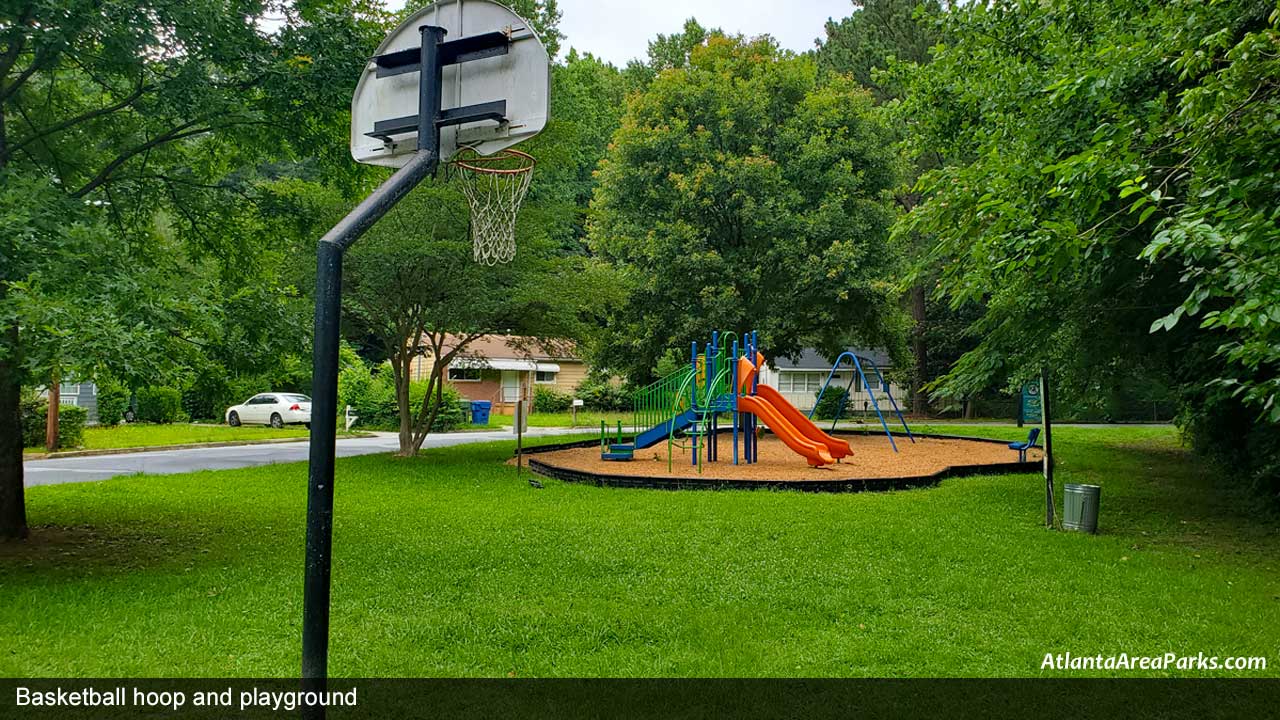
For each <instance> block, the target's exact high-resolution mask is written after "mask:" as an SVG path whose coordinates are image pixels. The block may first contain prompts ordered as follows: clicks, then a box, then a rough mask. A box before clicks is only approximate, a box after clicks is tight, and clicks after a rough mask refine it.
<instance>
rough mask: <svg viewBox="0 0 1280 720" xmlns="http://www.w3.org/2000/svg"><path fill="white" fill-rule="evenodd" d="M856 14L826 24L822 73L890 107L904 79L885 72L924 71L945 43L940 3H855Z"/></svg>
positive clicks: (896, 0)
mask: <svg viewBox="0 0 1280 720" xmlns="http://www.w3.org/2000/svg"><path fill="white" fill-rule="evenodd" d="M851 4H852V5H853V10H854V11H853V14H851V15H850V16H849V17H847V18H844V19H842V20H839V21H836V20H828V21H827V25H826V35H827V37H826V40H825V41H823V43H822V44H821V46H820V47H819V48H818V65H819V67H821V68H822V69H823V70H826V71H830V72H836V73H842V74H847V75H852V76H853V79H854V80H857V81H858V84H859V85H862V86H863V87H865V88H870V89H871V91H872V92H874V93H875V95H876V99H877V100H878V101H880V102H886V101H889V100H893V99H896V98H899V97H901V96H902V92H903V89H902V77H901V76H900V75H899V74H896V73H889V72H886V71H887V70H889V69H890V67H891V66H893V65H895V64H903V65H908V66H910V65H917V66H918V65H924V64H927V63H928V62H929V51H930V50H931V49H932V48H933V46H934V45H936V44H937V43H938V42H939V40H941V35H940V34H939V28H938V17H939V16H940V14H941V13H942V6H941V3H939V2H938V0H853V1H852V3H851Z"/></svg>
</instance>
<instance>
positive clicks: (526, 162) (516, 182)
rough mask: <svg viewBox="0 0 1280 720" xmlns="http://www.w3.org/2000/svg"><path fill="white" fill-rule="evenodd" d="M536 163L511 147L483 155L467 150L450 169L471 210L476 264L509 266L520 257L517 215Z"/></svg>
mask: <svg viewBox="0 0 1280 720" xmlns="http://www.w3.org/2000/svg"><path fill="white" fill-rule="evenodd" d="M535 164H536V161H535V160H534V159H533V156H532V155H530V154H528V153H523V152H520V151H519V150H512V149H510V148H507V149H505V150H499V151H498V152H496V153H494V154H493V155H481V154H480V153H478V152H476V151H475V150H474V149H472V148H468V147H464V148H462V149H461V150H459V151H458V153H457V154H456V155H454V156H453V160H452V161H450V163H449V166H450V168H451V170H452V174H453V176H454V177H455V178H457V180H458V182H459V183H460V184H461V185H462V192H463V193H464V194H465V195H466V196H467V205H468V206H470V208H471V246H472V252H473V255H474V257H475V261H476V262H478V263H483V264H485V265H490V266H492V265H497V264H498V263H509V262H511V261H512V260H514V259H515V257H516V216H517V215H519V214H520V204H521V203H522V202H524V196H525V194H527V193H528V192H529V182H530V181H531V180H532V179H533V166H534V165H535Z"/></svg>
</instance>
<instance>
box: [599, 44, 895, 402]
mask: <svg viewBox="0 0 1280 720" xmlns="http://www.w3.org/2000/svg"><path fill="white" fill-rule="evenodd" d="M873 104H874V103H873V99H872V97H871V96H870V94H869V93H867V92H866V91H864V90H862V89H860V88H858V87H857V85H856V84H855V83H854V82H853V81H852V80H850V79H848V78H834V79H833V80H832V81H831V82H829V83H827V84H825V85H819V82H818V71H817V67H816V65H815V63H814V62H813V60H812V59H810V58H803V57H796V56H794V55H792V54H790V53H787V52H784V51H781V50H779V49H778V47H777V45H776V44H775V43H774V42H773V40H772V39H769V38H761V39H756V40H751V41H748V40H744V39H742V38H725V37H722V36H712V37H711V38H710V39H709V40H708V41H707V42H706V44H705V45H703V46H700V47H697V48H694V49H693V51H692V53H691V54H690V57H689V62H688V65H687V67H684V68H672V69H668V70H665V71H663V72H661V73H660V74H658V75H657V77H656V78H655V79H654V81H653V82H652V84H651V85H649V87H648V88H647V89H645V90H643V91H642V92H638V93H635V94H633V95H632V96H631V97H630V98H629V100H628V103H627V112H626V115H625V116H624V118H623V122H622V126H621V128H620V129H619V131H618V133H617V134H616V135H615V137H614V141H613V145H612V148H611V150H610V152H609V154H608V156H607V157H606V159H605V160H604V162H603V163H602V165H601V168H600V170H599V180H600V186H599V188H598V190H597V192H596V197H595V199H594V201H593V204H592V213H593V220H592V223H591V227H590V242H591V246H592V249H593V250H594V251H595V252H596V253H598V254H599V255H600V257H602V258H604V259H606V260H607V261H609V262H610V263H612V264H614V265H615V266H616V267H617V268H619V270H620V271H621V273H622V274H623V277H624V278H625V279H626V280H627V287H628V290H629V295H628V298H627V301H626V302H625V303H624V304H621V305H618V306H616V307H613V308H611V311H610V317H609V327H610V333H609V337H608V338H606V339H605V340H604V342H603V343H602V346H601V347H600V348H598V349H597V353H598V356H599V357H598V360H599V361H600V362H602V363H603V364H604V365H606V366H608V367H610V368H611V369H614V370H616V371H620V372H625V373H626V374H628V375H630V376H631V377H632V378H633V379H636V380H640V379H643V378H644V377H646V376H648V375H649V374H650V373H651V372H652V370H653V368H654V367H655V366H656V364H657V361H658V359H659V357H660V356H661V354H662V353H663V352H664V351H665V350H666V349H668V348H670V347H672V346H673V345H674V346H676V347H687V346H688V343H689V341H691V340H694V339H699V338H703V337H707V336H709V335H710V332H711V330H713V329H716V328H720V329H726V328H728V329H739V330H745V329H748V328H758V329H759V330H760V331H761V333H762V338H761V342H762V345H763V346H764V347H765V348H767V349H768V350H769V352H770V353H772V354H775V355H788V354H795V353H797V352H798V351H799V350H801V349H802V348H803V347H805V346H807V345H815V346H817V347H819V348H821V349H824V350H827V351H829V352H832V351H835V350H837V349H839V348H841V347H844V346H846V344H847V342H848V341H849V340H850V339H851V338H852V339H857V340H859V341H861V342H866V343H875V344H884V345H893V343H892V342H891V337H892V335H893V331H894V329H895V326H896V322H895V319H896V317H897V312H896V310H895V308H894V306H893V302H892V290H891V287H890V285H889V282H888V274H889V269H890V268H891V267H892V266H893V257H892V256H891V254H890V252H889V248H888V244H887V242H886V239H887V227H888V224H889V223H890V221H891V220H892V211H891V205H890V202H891V198H890V196H889V190H890V189H891V188H892V187H893V186H894V184H895V183H896V181H897V176H896V174H895V165H894V156H893V152H892V149H891V148H890V143H889V135H888V133H887V130H886V128H885V127H884V125H883V124H882V123H881V122H880V121H879V120H878V119H877V118H876V115H875V113H874V112H873Z"/></svg>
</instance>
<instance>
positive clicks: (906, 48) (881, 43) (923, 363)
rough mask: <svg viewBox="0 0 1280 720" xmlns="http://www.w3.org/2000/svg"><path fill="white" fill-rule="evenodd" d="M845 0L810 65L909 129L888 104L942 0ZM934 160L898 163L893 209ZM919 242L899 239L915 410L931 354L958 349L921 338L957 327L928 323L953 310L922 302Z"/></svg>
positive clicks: (919, 58)
mask: <svg viewBox="0 0 1280 720" xmlns="http://www.w3.org/2000/svg"><path fill="white" fill-rule="evenodd" d="M853 6H854V12H853V14H852V15H850V16H849V17H847V18H844V19H843V20H840V21H838V22H837V21H835V20H829V21H828V22H827V25H826V34H827V37H826V40H825V41H824V42H823V43H822V45H821V46H820V47H819V48H818V53H817V58H818V65H819V67H820V68H822V69H823V70H824V71H826V72H831V73H841V74H847V75H850V76H852V77H853V78H854V79H855V80H857V82H858V83H859V84H860V85H862V86H863V87H866V88H869V89H870V90H871V91H872V92H873V93H874V94H875V97H876V100H877V101H878V102H879V103H881V104H886V103H887V104H889V105H888V107H887V108H886V110H887V112H886V114H887V115H888V116H889V119H890V125H891V127H893V128H894V130H895V132H896V133H897V135H898V137H899V138H902V137H904V136H905V135H906V134H907V133H909V132H910V126H909V125H908V124H907V123H904V122H903V121H902V119H901V118H900V117H899V116H898V115H897V114H895V113H894V112H893V111H892V109H893V104H894V101H896V100H898V99H900V98H901V96H902V93H903V88H904V86H905V85H906V79H907V78H909V77H910V76H911V75H912V74H913V73H914V70H915V68H918V67H919V66H921V65H924V64H927V63H928V62H929V59H930V50H931V48H932V47H933V46H934V45H936V44H937V43H938V42H939V41H940V40H941V39H942V36H941V33H940V32H939V20H938V18H939V15H940V14H941V12H942V7H941V5H940V4H939V3H938V2H937V0H925V1H924V2H922V1H921V0H855V1H854V2H853ZM940 162H941V158H940V157H939V156H938V155H937V154H936V153H935V154H932V155H929V154H921V155H920V156H919V157H916V158H912V159H910V160H909V161H907V162H904V163H903V167H904V168H905V169H906V177H904V178H903V184H902V185H901V186H900V187H899V188H898V190H897V192H896V193H895V200H896V202H897V205H898V209H899V211H900V212H910V211H911V209H912V208H913V207H915V206H916V204H918V203H919V200H920V197H919V194H918V193H917V192H916V191H915V187H914V186H915V181H916V179H917V178H918V177H919V175H920V173H922V172H924V171H925V170H928V169H930V168H932V167H937V165H938V164H939V163H940ZM925 243H926V241H925V240H924V239H923V238H920V237H914V236H908V237H907V238H905V242H902V243H900V246H901V247H902V248H903V250H905V252H906V254H907V255H909V256H910V257H911V258H912V261H913V262H916V263H917V268H916V272H915V273H913V275H914V278H913V280H912V281H911V282H910V283H909V287H908V289H907V298H906V304H907V308H908V311H909V312H910V314H911V321H912V329H911V351H912V356H913V358H914V361H915V368H914V373H913V375H914V377H913V378H912V382H911V388H912V392H911V406H912V408H913V409H914V410H915V411H916V412H920V413H923V412H926V411H927V410H928V409H929V397H928V394H927V393H926V392H925V390H924V387H925V385H926V384H927V383H928V382H929V381H931V380H932V379H933V378H935V377H937V375H934V374H931V368H932V367H934V366H936V365H937V361H938V360H942V361H943V362H945V363H948V364H949V363H950V362H952V361H954V360H955V359H956V358H957V357H958V355H941V356H939V357H932V356H933V355H935V354H937V352H938V351H939V350H941V348H934V347H931V346H930V344H929V342H928V339H929V338H930V337H933V336H937V335H940V334H941V335H948V334H953V333H955V332H956V331H958V330H959V328H940V327H935V325H936V324H937V323H938V322H943V323H947V322H948V321H950V320H951V319H952V318H953V317H954V316H953V315H952V314H951V313H949V312H947V311H946V310H945V309H935V308H932V307H930V303H929V302H928V295H929V292H928V287H929V286H930V285H931V284H932V283H933V282H934V279H935V276H936V272H935V271H934V270H933V269H932V268H929V267H927V266H921V265H920V263H919V262H918V261H919V259H920V258H921V257H922V256H923V255H924V254H925V253H924V249H923V248H924V246H925Z"/></svg>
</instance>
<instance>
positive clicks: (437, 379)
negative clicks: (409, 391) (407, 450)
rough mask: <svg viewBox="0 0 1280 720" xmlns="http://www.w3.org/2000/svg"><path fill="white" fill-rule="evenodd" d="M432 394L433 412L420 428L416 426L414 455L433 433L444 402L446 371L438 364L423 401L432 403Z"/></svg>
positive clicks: (432, 373) (433, 369)
mask: <svg viewBox="0 0 1280 720" xmlns="http://www.w3.org/2000/svg"><path fill="white" fill-rule="evenodd" d="M432 394H434V395H435V402H434V403H433V406H432V408H431V413H430V414H429V415H428V416H427V420H426V423H424V424H423V425H422V426H421V427H419V428H415V430H416V431H417V432H416V433H415V435H416V437H415V438H414V440H413V454H414V455H417V454H418V451H420V450H421V449H422V442H423V441H424V440H426V439H427V435H429V434H430V433H431V428H432V426H434V425H435V424H436V417H438V416H439V415H440V406H441V405H442V404H443V403H444V372H443V371H442V370H441V369H440V366H439V365H438V364H437V365H433V366H432V368H431V381H430V382H429V383H428V385H427V392H426V394H425V395H423V397H422V402H423V403H430V402H431V396H432Z"/></svg>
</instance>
